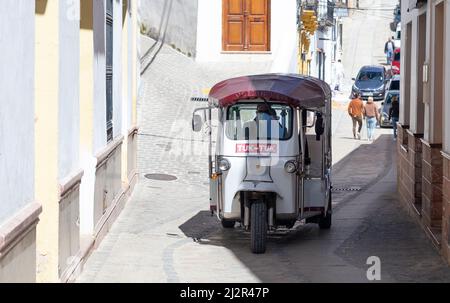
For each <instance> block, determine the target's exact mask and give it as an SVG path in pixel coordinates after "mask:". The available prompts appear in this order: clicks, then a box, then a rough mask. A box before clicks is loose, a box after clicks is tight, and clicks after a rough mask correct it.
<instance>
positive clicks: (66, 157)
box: [58, 1, 80, 179]
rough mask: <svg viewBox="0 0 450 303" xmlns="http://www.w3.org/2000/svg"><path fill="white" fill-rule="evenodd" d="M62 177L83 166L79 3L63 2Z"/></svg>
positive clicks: (60, 118) (60, 93)
mask: <svg viewBox="0 0 450 303" xmlns="http://www.w3.org/2000/svg"><path fill="white" fill-rule="evenodd" d="M59 10H60V13H59V18H60V29H59V41H60V43H59V47H60V51H59V75H60V78H59V113H58V120H59V123H58V124H59V128H58V129H59V132H58V142H59V143H58V144H59V147H58V150H59V153H58V155H59V159H58V160H59V165H58V167H59V170H58V176H59V179H63V178H66V177H67V176H69V175H70V174H72V173H73V172H74V171H76V170H78V169H79V168H80V163H79V144H80V102H79V100H80V97H79V96H80V92H79V91H80V86H79V85H77V84H78V83H79V79H80V74H79V66H80V55H79V53H80V52H79V45H80V13H79V10H80V3H79V2H78V1H61V2H60V5H59Z"/></svg>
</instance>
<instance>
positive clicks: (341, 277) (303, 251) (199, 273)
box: [78, 40, 450, 283]
mask: <svg viewBox="0 0 450 303" xmlns="http://www.w3.org/2000/svg"><path fill="white" fill-rule="evenodd" d="M145 43H147V44H149V45H150V44H151V41H150V40H148V41H146V42H145ZM268 68H269V66H264V65H263V66H261V65H260V64H259V65H256V64H255V65H254V66H253V65H252V64H245V66H243V65H238V64H227V65H226V66H225V65H224V66H220V65H216V66H210V67H207V66H202V65H200V64H196V63H194V62H193V61H192V60H191V59H189V58H187V57H184V56H183V55H181V54H178V53H177V52H176V51H174V50H172V49H171V48H169V47H163V48H162V51H161V52H160V54H159V55H158V56H157V58H156V60H155V61H154V62H153V64H152V65H151V66H150V68H149V69H148V71H147V72H146V73H145V74H144V77H143V79H142V83H143V84H142V85H143V95H142V96H141V99H140V103H139V110H138V112H139V121H140V127H141V128H140V137H139V140H140V141H139V151H138V155H139V160H138V166H139V169H140V182H139V184H138V186H137V187H136V190H135V192H134V193H133V196H132V198H131V200H130V201H129V202H128V204H127V206H126V208H125V209H124V211H123V213H122V214H121V215H120V216H119V218H118V220H117V221H116V223H115V225H114V226H113V228H112V230H111V231H110V233H109V234H108V235H107V237H106V238H105V240H104V241H103V242H102V243H101V245H100V246H99V248H98V249H97V250H95V251H94V252H93V254H92V256H91V257H90V258H89V260H88V262H87V264H86V266H85V269H84V272H83V274H82V276H81V277H80V278H79V280H78V282H192V283H193V282H367V281H368V280H367V278H366V272H367V269H368V265H366V261H367V259H368V258H369V257H370V256H377V257H379V258H380V259H381V275H382V282H395V281H400V282H418V281H424V282H437V281H447V282H448V281H450V270H449V269H448V267H446V266H445V264H444V262H443V261H442V260H441V258H440V257H439V255H438V253H437V251H436V250H435V249H434V248H433V247H432V245H431V243H430V242H429V241H428V240H427V239H426V236H425V234H424V233H423V231H422V230H421V229H420V228H419V227H418V226H417V225H416V224H415V222H414V221H413V220H412V219H411V218H410V217H409V215H407V213H406V212H405V211H404V210H403V208H402V207H401V205H400V204H399V202H398V200H397V194H396V174H395V173H396V172H395V170H394V169H393V167H394V166H393V165H392V164H393V163H395V144H393V141H392V135H391V134H390V133H391V131H392V130H378V138H377V140H376V141H375V142H374V143H373V144H367V142H364V141H361V142H359V141H358V142H357V143H356V141H354V140H353V139H348V137H349V136H348V134H350V132H351V126H350V123H351V122H350V121H349V119H347V117H348V116H347V115H346V114H345V111H346V108H345V106H336V107H335V109H334V117H335V118H334V119H335V121H334V122H335V130H336V131H335V134H334V145H335V146H336V149H335V164H334V167H333V172H334V174H333V182H334V187H335V189H336V190H335V192H334V194H333V204H334V209H335V211H334V217H333V227H332V229H331V230H330V231H321V230H319V228H318V227H317V226H316V225H315V224H312V225H302V224H299V223H298V224H297V225H296V226H295V228H294V229H293V230H291V231H284V232H276V233H272V234H270V235H269V239H268V248H267V253H266V254H264V255H258V256H256V255H253V254H252V253H251V252H250V249H249V237H250V236H249V234H248V233H247V232H245V231H243V230H241V229H240V228H235V229H234V230H225V229H223V228H222V226H221V225H220V222H218V220H217V218H216V217H212V216H211V214H210V212H209V203H208V199H209V187H208V183H207V181H208V179H207V158H206V154H205V153H206V151H207V145H206V144H205V143H202V140H203V138H202V136H201V135H195V136H194V135H193V134H192V132H191V129H190V119H191V113H192V110H193V109H194V108H195V107H199V106H201V105H200V104H196V103H195V102H191V101H190V98H191V97H194V96H202V95H203V94H202V92H203V90H205V89H208V88H209V87H211V85H213V84H214V83H216V82H217V81H219V80H222V79H225V78H228V77H231V76H234V75H239V74H251V73H259V72H265V71H267V70H268ZM180 70H181V71H184V72H183V73H179V72H178V71H180ZM341 102H342V104H344V105H345V100H344V101H341ZM189 146H195V147H196V148H199V147H200V150H202V149H203V153H204V154H203V155H189V154H183V151H187V150H189V148H188V147H189ZM180 147H183V150H182V151H180V149H179V148H180ZM146 174H168V175H172V176H174V177H176V178H177V179H176V180H174V181H158V180H149V179H147V178H145V175H146ZM348 187H354V188H356V189H358V190H357V191H346V190H345V189H346V188H348Z"/></svg>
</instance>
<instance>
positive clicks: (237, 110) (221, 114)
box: [192, 74, 332, 254]
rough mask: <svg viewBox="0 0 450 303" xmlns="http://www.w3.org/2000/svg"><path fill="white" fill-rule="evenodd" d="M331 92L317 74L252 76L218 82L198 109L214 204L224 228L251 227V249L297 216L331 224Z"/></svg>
mask: <svg viewBox="0 0 450 303" xmlns="http://www.w3.org/2000/svg"><path fill="white" fill-rule="evenodd" d="M331 96H332V93H331V89H330V87H329V86H328V84H327V83H325V82H323V81H321V80H319V79H316V78H312V77H307V76H301V75H296V74H264V75H254V76H246V77H239V78H233V79H229V80H225V81H222V82H220V83H218V84H216V85H215V86H214V87H213V88H212V89H211V91H210V94H209V96H208V103H209V104H208V105H209V106H208V107H205V108H199V109H197V110H195V111H194V114H193V119H192V127H193V130H194V131H197V132H198V131H200V130H202V129H203V127H204V124H206V125H208V126H209V127H208V128H207V129H208V135H209V142H210V143H209V178H210V209H211V211H212V212H213V213H216V214H217V216H218V218H219V220H220V221H221V223H222V225H223V227H224V228H234V226H235V224H236V222H239V223H241V226H243V228H245V229H246V230H250V233H251V250H252V252H253V253H256V254H260V253H264V252H265V251H266V239H267V234H268V232H270V231H276V230H277V229H279V228H284V229H286V228H288V229H291V228H292V227H294V225H295V223H296V222H297V221H299V220H300V221H303V220H305V222H306V223H317V224H318V225H319V226H320V228H321V229H329V228H330V227H331V216H332V211H331V210H332V203H331V188H332V187H331V165H332V159H331V157H332V153H331ZM213 110H217V115H218V116H217V119H218V129H217V141H216V148H215V151H213V145H212V131H211V127H210V126H211V118H212V111H213ZM201 111H204V115H200V114H199V112H201ZM202 116H204V117H205V118H203V117H202ZM204 120H206V121H204Z"/></svg>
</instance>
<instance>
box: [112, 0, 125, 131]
mask: <svg viewBox="0 0 450 303" xmlns="http://www.w3.org/2000/svg"><path fill="white" fill-rule="evenodd" d="M113 18H114V25H113V35H114V41H113V43H114V53H113V109H114V110H113V136H114V138H115V137H117V136H120V135H121V134H122V81H123V76H122V0H115V1H114V16H113Z"/></svg>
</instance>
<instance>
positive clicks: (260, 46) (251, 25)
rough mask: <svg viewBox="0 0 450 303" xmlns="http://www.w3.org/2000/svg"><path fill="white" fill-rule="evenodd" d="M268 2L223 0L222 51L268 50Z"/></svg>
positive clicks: (266, 0)
mask: <svg viewBox="0 0 450 303" xmlns="http://www.w3.org/2000/svg"><path fill="white" fill-rule="evenodd" d="M269 7H270V0H223V28H222V31H223V39H222V42H223V50H224V51H269V50H270V47H269V45H270V39H269V37H270V34H269V24H270V9H269Z"/></svg>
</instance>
